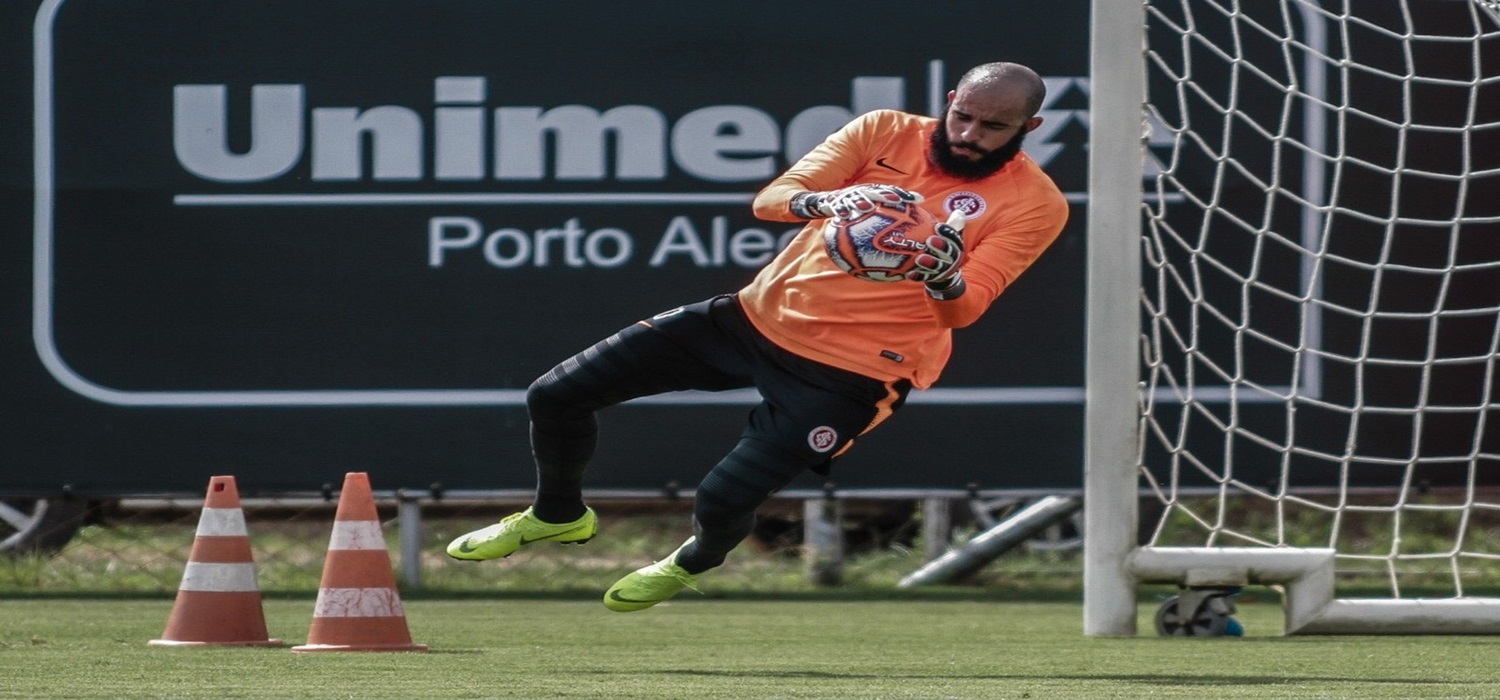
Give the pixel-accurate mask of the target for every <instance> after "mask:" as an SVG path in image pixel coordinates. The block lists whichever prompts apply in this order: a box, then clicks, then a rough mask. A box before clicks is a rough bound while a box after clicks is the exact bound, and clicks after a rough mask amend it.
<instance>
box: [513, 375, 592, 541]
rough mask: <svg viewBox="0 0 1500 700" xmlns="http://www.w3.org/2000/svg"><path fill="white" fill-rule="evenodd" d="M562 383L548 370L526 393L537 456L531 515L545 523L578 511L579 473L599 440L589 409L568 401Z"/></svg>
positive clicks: (580, 498) (569, 517) (572, 516)
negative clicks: (534, 491) (578, 406)
mask: <svg viewBox="0 0 1500 700" xmlns="http://www.w3.org/2000/svg"><path fill="white" fill-rule="evenodd" d="M565 392H566V388H565V387H564V386H563V385H562V380H561V378H560V377H559V376H558V371H557V370H553V371H551V372H548V373H547V374H546V375H545V376H543V377H542V378H540V379H538V380H537V381H536V382H534V383H533V384H532V386H531V389H530V390H529V391H528V392H527V396H526V398H527V404H528V406H529V407H530V410H531V454H532V457H533V458H535V460H536V500H535V502H534V503H533V504H532V514H533V515H535V516H536V517H537V518H540V519H541V520H543V521H545V522H549V523H567V522H572V521H574V520H577V519H578V518H580V517H582V516H583V513H584V505H583V476H584V472H585V471H587V469H588V464H589V459H590V458H591V457H593V455H594V448H595V446H596V445H597V444H598V440H599V424H598V419H597V418H596V417H595V415H594V412H593V411H591V410H588V409H585V408H576V407H573V406H570V405H569V402H568V400H567V398H566V394H565Z"/></svg>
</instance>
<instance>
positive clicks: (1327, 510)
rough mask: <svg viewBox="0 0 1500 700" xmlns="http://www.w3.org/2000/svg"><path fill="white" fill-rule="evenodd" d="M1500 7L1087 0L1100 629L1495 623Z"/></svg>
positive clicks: (1362, 628)
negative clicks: (1239, 600) (1211, 600)
mask: <svg viewBox="0 0 1500 700" xmlns="http://www.w3.org/2000/svg"><path fill="white" fill-rule="evenodd" d="M1497 5H1500V2H1497V0H1387V1H1383V2H1363V1H1362V0H1264V1H1260V0H1257V1H1255V2H1251V1H1249V0H1146V1H1144V2H1135V1H1131V0H1094V1H1093V3H1092V12H1093V20H1092V30H1091V44H1092V46H1091V73H1090V76H1091V77H1090V81H1091V86H1090V88H1091V95H1092V97H1091V99H1092V102H1091V106H1090V110H1091V112H1090V120H1089V125H1090V144H1089V149H1090V150H1089V169H1090V172H1089V206H1088V221H1087V226H1088V247H1089V254H1088V265H1089V269H1088V273H1087V274H1088V295H1087V314H1088V319H1087V341H1086V342H1087V347H1086V351H1085V352H1086V358H1087V367H1086V370H1085V382H1086V387H1087V401H1086V407H1085V419H1084V423H1085V426H1084V430H1085V438H1084V439H1085V445H1084V459H1085V464H1084V504H1085V520H1084V537H1085V542H1084V548H1085V566H1084V590H1085V594H1084V598H1085V600H1084V632H1085V634H1088V635H1100V636H1106V635H1107V636H1122V635H1131V634H1135V632H1136V627H1137V619H1138V616H1139V611H1138V589H1139V587H1140V585H1141V584H1147V583H1152V584H1176V585H1178V586H1180V587H1182V588H1183V589H1184V590H1197V589H1233V588H1235V587H1239V586H1246V585H1270V586H1275V587H1278V588H1279V589H1280V590H1281V591H1282V593H1283V595H1284V604H1285V618H1286V624H1285V631H1286V633H1288V634H1425V633H1433V634H1453V633H1468V634H1500V598H1489V597H1484V596H1483V595H1480V594H1475V593H1474V592H1475V591H1479V592H1481V593H1482V592H1484V591H1489V592H1493V591H1494V590H1496V589H1497V587H1500V426H1492V425H1490V421H1489V418H1490V417H1491V414H1495V415H1496V416H1497V417H1500V10H1497ZM1137 174H1142V175H1143V176H1144V177H1140V176H1137ZM1371 582H1374V585H1371ZM1346 586H1348V587H1350V588H1352V589H1355V592H1356V593H1357V595H1352V596H1344V595H1343V594H1344V591H1343V590H1342V589H1343V588H1345V587H1346Z"/></svg>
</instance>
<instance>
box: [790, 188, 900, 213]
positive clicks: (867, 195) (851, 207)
mask: <svg viewBox="0 0 1500 700" xmlns="http://www.w3.org/2000/svg"><path fill="white" fill-rule="evenodd" d="M920 201H922V195H920V194H917V193H916V192H912V191H910V190H905V189H902V188H900V187H897V186H895V185H874V184H862V185H851V186H849V187H845V188H844V189H841V190H833V191H831V192H802V193H800V194H798V195H797V196H795V197H792V204H791V211H792V216H795V217H797V218H800V219H827V218H830V217H838V218H841V219H848V218H853V217H856V216H858V215H860V214H866V213H869V212H872V211H875V208H876V207H879V206H889V207H901V206H904V205H907V204H916V203H917V202H920Z"/></svg>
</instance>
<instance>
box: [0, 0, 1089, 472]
mask: <svg viewBox="0 0 1500 700" xmlns="http://www.w3.org/2000/svg"><path fill="white" fill-rule="evenodd" d="M23 9H26V8H22V9H18V8H16V7H15V3H12V4H11V6H9V7H7V8H6V9H5V10H3V12H4V15H3V20H4V22H5V25H4V26H5V29H4V31H5V40H4V42H0V43H3V44H4V47H5V48H3V49H0V51H3V52H4V53H3V56H4V60H5V70H4V72H3V76H0V77H3V80H4V83H3V89H4V95H5V96H6V99H5V100H4V103H5V104H4V106H3V107H0V110H3V111H0V118H3V120H4V122H3V123H4V124H5V125H6V126H7V127H9V128H8V131H9V132H10V133H12V134H25V133H30V134H32V138H31V140H30V147H29V148H27V147H26V143H25V139H19V138H18V139H13V141H17V142H19V143H10V144H7V145H5V146H0V155H3V156H4V159H3V161H0V167H3V171H0V177H3V186H4V187H3V195H0V196H3V197H4V207H3V209H4V213H3V214H0V216H3V219H0V222H3V224H4V229H3V243H0V246H3V247H0V254H3V255H0V258H3V265H4V267H3V282H0V285H3V287H0V291H3V294H4V299H3V307H0V311H3V315H0V323H3V324H4V325H3V331H4V332H3V336H0V360H3V369H0V373H3V374H0V376H3V378H4V386H5V387H6V389H5V394H4V397H3V400H0V420H3V423H4V424H5V425H6V426H7V432H9V433H10V434H9V435H8V436H7V437H6V438H5V439H4V440H3V444H0V460H3V464H4V465H5V466H4V468H3V477H0V493H5V492H9V493H38V492H43V493H45V492H50V491H55V490H56V489H58V488H60V487H62V486H63V485H70V486H71V487H72V488H73V489H74V490H76V491H78V492H81V493H130V492H143V491H187V492H192V491H195V490H197V489H199V488H201V484H202V483H203V479H204V478H205V476H206V475H210V474H216V473H232V474H235V475H236V476H237V477H238V478H239V480H240V483H241V484H243V485H244V488H245V489H246V490H247V491H251V492H253V491H256V490H262V491H274V490H279V489H306V488H315V487H316V486H317V485H318V484H321V483H324V482H328V481H333V480H336V479H337V478H339V477H340V476H341V475H342V473H343V472H345V471H350V470H362V471H369V472H371V473H372V477H373V478H374V480H375V481H376V483H377V484H379V485H380V486H381V487H391V488H394V487H398V486H405V487H424V486H426V485H428V484H430V483H434V482H440V483H442V484H444V485H445V486H447V487H449V488H478V489H490V488H524V487H528V486H529V485H530V484H531V481H532V470H531V467H530V463H529V450H528V447H527V444H526V422H525V411H524V392H525V388H526V386H527V384H529V383H530V381H531V380H532V379H533V378H534V377H536V376H538V375H540V374H541V373H543V372H545V371H546V370H547V369H549V368H550V367H551V366H552V365H553V364H555V363H556V362H558V361H560V360H561V359H563V358H565V357H567V356H568V355H571V354H572V353H574V352H576V351H578V350H581V349H583V348H584V347H587V346H588V345H589V344H591V343H592V342H594V341H596V340H598V339H600V338H602V337H604V336H606V335H608V334H609V333H612V332H613V331H615V330H617V329H619V328H621V327H623V326H625V325H628V324H630V323H632V322H633V321H635V320H636V319H639V318H643V317H646V316H650V315H652V314H654V313H657V312H659V311H662V310H665V309H669V308H672V307H674V306H677V305H680V304H683V303H687V302H692V301H696V300H699V299H702V298H705V297H707V296H710V295H712V294H716V293H722V292H729V291H733V290H734V289H737V288H738V287H739V286H741V285H742V284H744V283H745V282H746V281H748V280H749V279H750V277H751V276H752V275H753V274H754V273H755V271H756V270H757V269H758V268H759V267H760V266H762V265H763V264H764V263H765V262H766V261H768V260H769V259H770V258H771V256H773V255H774V254H775V252H776V250H778V248H779V247H780V245H782V244H783V243H784V242H785V240H786V239H787V237H788V236H789V235H790V234H791V233H793V232H794V231H795V230H796V229H795V228H793V227H792V226H790V225H788V224H784V223H777V222H764V221H759V220H756V219H755V218H754V217H753V216H752V215H751V213H750V208H749V203H750V200H751V198H752V197H753V195H754V193H755V192H756V191H757V190H758V189H759V188H760V187H761V186H763V185H764V184H765V183H766V182H767V181H768V180H770V179H771V178H772V177H774V176H775V175H776V174H778V173H779V172H780V171H781V170H783V169H784V168H785V167H786V166H787V165H789V164H790V163H791V162H793V161H795V159H796V158H797V157H799V156H800V155H801V154H802V153H805V152H806V151H807V150H808V149H810V148H811V147H812V146H814V145H815V144H817V143H818V142H819V141H821V140H822V139H823V137H824V136H826V135H827V134H829V133H831V132H832V131H833V130H835V129H837V128H838V127H839V126H841V125H842V124H844V123H845V122H847V121H848V120H849V119H850V118H852V117H853V116H855V115H857V114H860V113H863V112H865V111H868V110H870V109H877V108H896V109H904V110H908V111H913V112H922V113H936V112H937V111H939V110H941V108H942V105H943V102H944V99H945V96H946V91H947V90H948V89H949V88H950V87H951V86H952V84H953V82H954V81H956V80H957V78H958V76H959V75H960V74H961V73H962V72H963V70H965V69H966V68H968V67H970V66H972V65H974V64H977V63H982V62H986V61H991V60H1015V61H1020V62H1024V63H1027V64H1029V65H1031V66H1033V67H1034V68H1036V69H1037V71H1038V72H1039V73H1041V74H1042V75H1043V76H1044V77H1045V78H1046V80H1047V84H1048V88H1049V100H1048V103H1047V104H1046V105H1045V107H1044V112H1043V116H1044V118H1045V119H1046V121H1045V123H1044V126H1043V128H1042V129H1041V130H1039V131H1038V132H1036V133H1034V134H1032V135H1031V136H1030V138H1029V139H1028V142H1027V150H1028V152H1030V153H1031V154H1032V155H1033V157H1035V158H1036V159H1037V160H1038V161H1040V162H1041V163H1042V164H1043V165H1044V167H1046V168H1047V169H1048V171H1049V172H1051V173H1052V174H1053V176H1054V178H1055V179H1057V181H1058V182H1059V184H1060V185H1062V187H1063V189H1064V190H1065V191H1066V192H1068V193H1069V197H1070V199H1071V200H1072V201H1074V202H1075V203H1079V204H1081V203H1082V201H1083V194H1082V190H1083V183H1084V180H1085V169H1084V166H1085V157H1086V154H1085V152H1084V149H1083V144H1084V142H1085V141H1086V139H1087V133H1086V125H1087V111H1086V110H1087V94H1088V82H1087V80H1086V78H1085V77H1084V76H1085V74H1086V68H1087V53H1088V52H1087V47H1086V38H1087V12H1086V10H1087V4H1086V3H1085V2H1083V1H1082V0H1078V1H1076V2H1066V3H1049V4H1047V5H1046V7H1031V6H1024V5H1023V6H1015V7H1004V6H1001V5H997V4H996V3H993V2H942V3H921V4H918V3H908V2H865V3H860V4H857V5H856V4H850V3H792V2H761V3H751V4H745V5H743V6H732V7H731V6H723V7H720V6H705V5H704V4H703V3H689V2H661V3H650V4H649V5H644V6H636V5H624V4H618V3H584V4H581V5H580V4H576V3H570V4H557V3H542V2H489V1H486V2H481V1H477V0H473V1H463V2H451V1H445V2H418V1H416V0H410V1H396V0H382V1H369V0H363V1H360V2H352V1H342V0H333V1H320V2H317V3H304V2H289V1H270V2H255V3H247V2H210V1H193V2H182V1H180V0H174V1H171V2H168V1H165V0H160V1H148V0H142V1H129V2H118V1H111V2H105V1H103V0H52V1H49V2H43V3H39V4H37V5H35V6H33V7H31V8H29V10H27V11H24V12H23V11H22V10H23ZM1082 220H1083V216H1082V212H1081V210H1077V209H1076V208H1075V212H1074V216H1073V221H1072V223H1070V225H1069V228H1068V229H1067V230H1066V231H1065V232H1064V235H1063V238H1062V239H1061V240H1060V241H1059V242H1058V244H1057V245H1056V246H1055V247H1054V249H1053V250H1052V251H1050V252H1049V253H1048V254H1047V255H1046V256H1045V257H1044V258H1043V260H1042V261H1041V262H1040V263H1038V265H1037V266H1036V267H1035V268H1033V270H1032V271H1031V272H1028V274H1027V276H1026V277H1024V278H1023V280H1022V282H1021V283H1019V284H1018V285H1017V286H1016V287H1015V288H1014V289H1013V290H1011V291H1010V292H1008V293H1007V295H1006V296H1005V297H1004V298H1002V299H1001V301H1000V302H999V303H997V305H996V307H995V308H994V310H993V311H992V312H991V314H990V316H989V317H988V318H986V319H985V320H984V321H983V322H981V323H980V324H978V325H977V326H975V327H973V328H970V329H965V330H963V331H961V332H960V334H959V336H958V339H957V342H958V344H959V347H958V349H957V351H956V355H955V359H954V362H953V364H952V365H951V366H950V368H949V371H948V372H947V374H946V375H945V377H944V379H943V381H942V382H941V383H940V384H939V387H938V388H937V389H935V390H933V391H930V392H925V393H924V394H920V395H918V396H916V397H914V399H913V401H912V403H911V404H910V405H909V406H908V407H907V408H906V409H904V411H903V415H902V416H900V417H898V418H897V419H896V420H894V421H892V422H891V423H890V424H889V425H888V426H884V427H882V429H881V430H880V431H877V433H875V434H872V435H871V436H869V437H868V438H866V439H864V440H862V441H861V444H860V445H859V446H858V447H857V448H856V449H855V450H854V451H853V452H852V453H851V454H850V456H849V457H847V458H846V459H844V460H842V461H841V462H840V464H839V466H838V467H837V471H836V473H835V475H834V478H835V480H836V481H838V482H839V483H840V484H844V485H848V486H863V487H875V486H890V487H941V488H959V487H963V486H965V485H966V484H969V483H971V482H972V483H976V484H978V485H980V486H982V487H985V488H1002V487H1033V486H1035V487H1050V486H1062V487H1072V486H1076V484H1077V483H1079V480H1080V475H1079V467H1080V459H1079V455H1080V449H1081V448H1080V430H1081V415H1082V390H1081V388H1080V383H1081V377H1082V360H1081V354H1082V326H1083V318H1082V304H1083V289H1082V280H1083V278H1084V271H1083V269H1082V261H1083V245H1082V239H1081V236H1082ZM754 398H755V397H754V395H753V392H752V393H751V394H749V395H746V394H731V395H725V396H713V395H680V396H677V395H674V396H666V397H660V398H658V399H654V400H651V401H644V402H639V403H632V404H630V405H626V406H622V407H618V408H615V409H611V410H610V411H608V412H606V413H605V414H604V415H603V416H602V417H601V419H602V422H603V431H604V433H603V442H602V444H601V453H600V456H599V458H598V460H597V462H596V466H595V468H594V471H593V474H592V476H591V479H590V486H592V487H599V488H655V487H658V486H661V485H663V484H666V483H668V482H671V481H676V482H679V483H681V484H682V485H684V486H686V487H690V486H692V485H693V484H694V483H696V481H697V479H698V477H699V476H701V474H702V473H703V472H704V471H705V470H706V469H707V468H708V467H709V466H711V465H712V464H713V463H714V462H715V461H717V459H718V457H719V456H720V455H721V454H722V453H723V452H724V451H725V450H727V449H728V447H729V446H731V445H732V442H733V440H734V438H735V437H736V436H737V435H738V433H739V430H740V429H741V427H742V424H743V418H744V414H745V411H746V410H747V409H748V406H749V405H750V403H751V402H752V401H753V400H754Z"/></svg>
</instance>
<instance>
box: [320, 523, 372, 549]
mask: <svg viewBox="0 0 1500 700" xmlns="http://www.w3.org/2000/svg"><path fill="white" fill-rule="evenodd" d="M328 548H329V549H338V550H352V549H385V535H384V534H382V533H381V531H380V523H379V522H377V521H374V520H338V521H335V522H334V523H333V536H332V537H330V538H329V541H328Z"/></svg>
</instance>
